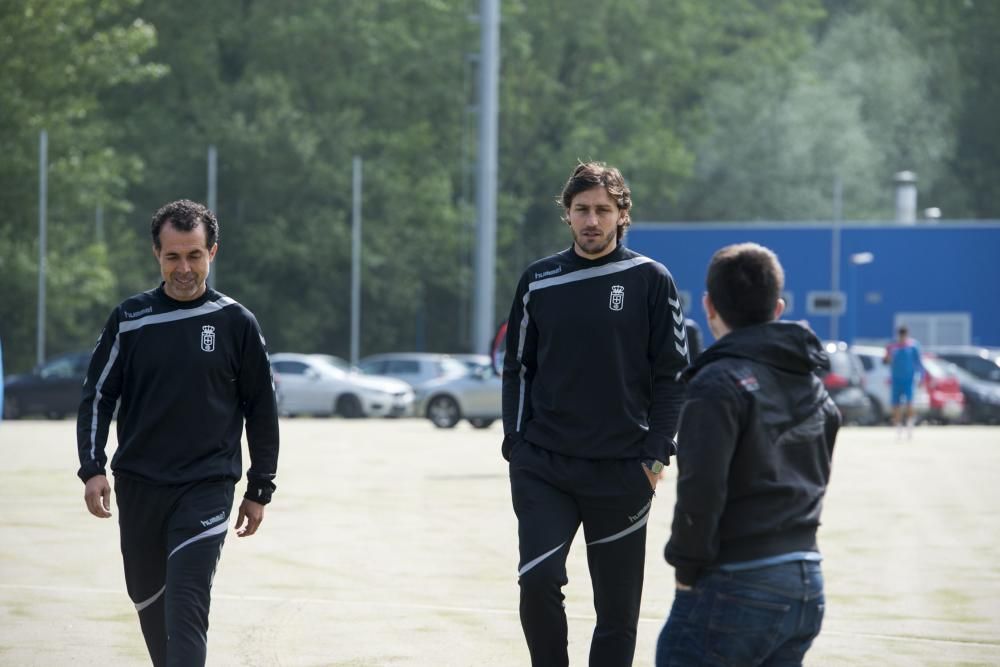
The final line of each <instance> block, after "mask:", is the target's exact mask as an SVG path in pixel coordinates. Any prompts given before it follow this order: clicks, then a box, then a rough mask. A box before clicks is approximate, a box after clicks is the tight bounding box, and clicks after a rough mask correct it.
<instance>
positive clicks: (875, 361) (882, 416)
mask: <svg viewBox="0 0 1000 667" xmlns="http://www.w3.org/2000/svg"><path fill="white" fill-rule="evenodd" d="M851 352H853V353H854V354H855V355H856V356H857V357H858V358H859V359H860V360H861V365H862V366H863V367H864V376H865V392H866V393H867V394H868V396H869V398H871V399H872V403H873V406H874V408H875V411H876V413H877V414H876V415H875V419H874V422H875V423H876V424H881V423H884V422H886V421H888V420H889V419H890V417H891V416H892V369H891V368H890V367H889V365H888V364H886V363H885V348H884V347H878V346H877V345H852V346H851ZM930 407H931V399H930V395H929V394H928V393H927V386H926V384H924V383H923V382H918V383H917V386H916V389H914V392H913V414H914V415H915V416H916V417H917V419H921V418H922V417H924V416H925V415H926V414H927V412H928V411H929V410H930Z"/></svg>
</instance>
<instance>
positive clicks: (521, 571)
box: [517, 542, 566, 577]
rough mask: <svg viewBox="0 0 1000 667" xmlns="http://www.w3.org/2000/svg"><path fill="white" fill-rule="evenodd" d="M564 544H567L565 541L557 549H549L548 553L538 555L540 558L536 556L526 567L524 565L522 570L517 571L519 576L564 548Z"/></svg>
mask: <svg viewBox="0 0 1000 667" xmlns="http://www.w3.org/2000/svg"><path fill="white" fill-rule="evenodd" d="M564 544H566V543H565V542H563V543H562V544H560V545H559V546H557V547H556V548H555V549H553V550H552V551H549V552H547V553H544V554H542V555H541V556H539V557H538V558H536V559H535V560H533V561H531V562H530V563H528V564H527V565H525V566H524V567H522V568H521V569H520V570H518V571H517V576H519V577H520V576H521V575H523V574H524V573H525V572H527V571H528V570H530V569H531V568H533V567H535V566H536V565H538V564H539V563H541V562H542V561H543V560H545V559H546V558H548V557H549V556H551V555H552V554H554V553H555V552H557V551H559V550H560V549H562V548H563V545H564Z"/></svg>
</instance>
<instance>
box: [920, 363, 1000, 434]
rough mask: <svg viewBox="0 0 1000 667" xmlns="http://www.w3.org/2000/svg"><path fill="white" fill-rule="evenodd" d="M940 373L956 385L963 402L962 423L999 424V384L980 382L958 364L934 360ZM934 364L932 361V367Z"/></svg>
mask: <svg viewBox="0 0 1000 667" xmlns="http://www.w3.org/2000/svg"><path fill="white" fill-rule="evenodd" d="M936 363H937V365H938V366H940V367H941V368H942V373H944V374H946V375H947V376H948V377H950V378H952V380H953V381H954V382H957V383H958V386H959V388H960V389H961V391H962V396H963V398H964V401H965V410H964V412H963V415H962V417H963V419H964V421H967V422H970V423H972V424H1000V382H987V381H986V380H981V379H979V378H978V377H976V376H975V375H973V374H972V373H970V372H969V371H967V370H965V369H964V368H961V367H960V366H959V365H958V364H953V363H949V362H946V361H945V360H944V358H943V357H939V358H938V359H937V360H936ZM933 364H934V362H933V361H932V365H933Z"/></svg>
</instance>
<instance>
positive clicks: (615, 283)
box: [503, 245, 688, 462]
mask: <svg viewBox="0 0 1000 667" xmlns="http://www.w3.org/2000/svg"><path fill="white" fill-rule="evenodd" d="M687 363H688V348H687V336H686V334H685V331H684V315H683V313H682V312H681V305H680V301H679V298H678V295H677V287H676V286H675V285H674V280H673V278H672V277H671V275H670V272H669V271H667V269H666V268H665V267H664V266H663V265H662V264H660V263H658V262H655V261H653V260H652V259H650V258H648V257H644V256H643V255H640V254H639V253H636V252H633V251H632V250H629V249H628V248H625V247H624V246H621V245H619V246H618V248H617V249H615V251H614V252H611V253H609V254H607V255H605V256H604V257H600V258H598V259H595V260H590V259H585V258H583V257H580V256H579V255H577V254H576V253H575V252H574V251H573V248H569V249H568V250H564V251H563V252H560V253H558V254H556V255H552V256H550V257H546V258H544V259H541V260H539V261H537V262H535V263H533V264H532V265H530V266H529V267H528V268H527V270H526V271H525V272H524V274H523V275H522V276H521V280H520V282H519V283H518V286H517V291H516V293H515V295H514V303H513V305H512V306H511V310H510V318H509V319H508V325H507V351H506V353H505V356H504V369H503V426H504V434H505V437H504V455H505V456H509V451H510V447H511V444H512V439H513V438H523V439H525V440H527V441H528V442H531V443H533V444H535V445H537V446H539V447H543V448H545V449H549V450H552V451H555V452H559V453H561V454H565V455H567V456H577V457H581V458H588V459H622V458H654V459H658V460H660V461H663V462H668V461H669V459H668V457H669V455H670V454H671V453H672V452H673V442H672V441H673V437H674V434H675V432H676V426H677V416H678V414H679V412H680V406H681V401H682V399H683V392H684V387H683V384H681V383H680V381H679V379H678V376H679V373H680V371H681V370H683V369H684V367H685V366H687Z"/></svg>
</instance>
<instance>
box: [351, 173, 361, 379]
mask: <svg viewBox="0 0 1000 667" xmlns="http://www.w3.org/2000/svg"><path fill="white" fill-rule="evenodd" d="M361 167H362V164H361V157H360V156H357V155H355V156H354V161H353V171H354V173H353V178H352V201H351V204H352V205H351V365H352V366H354V365H357V363H358V358H359V357H360V356H361V176H362V171H361Z"/></svg>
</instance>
